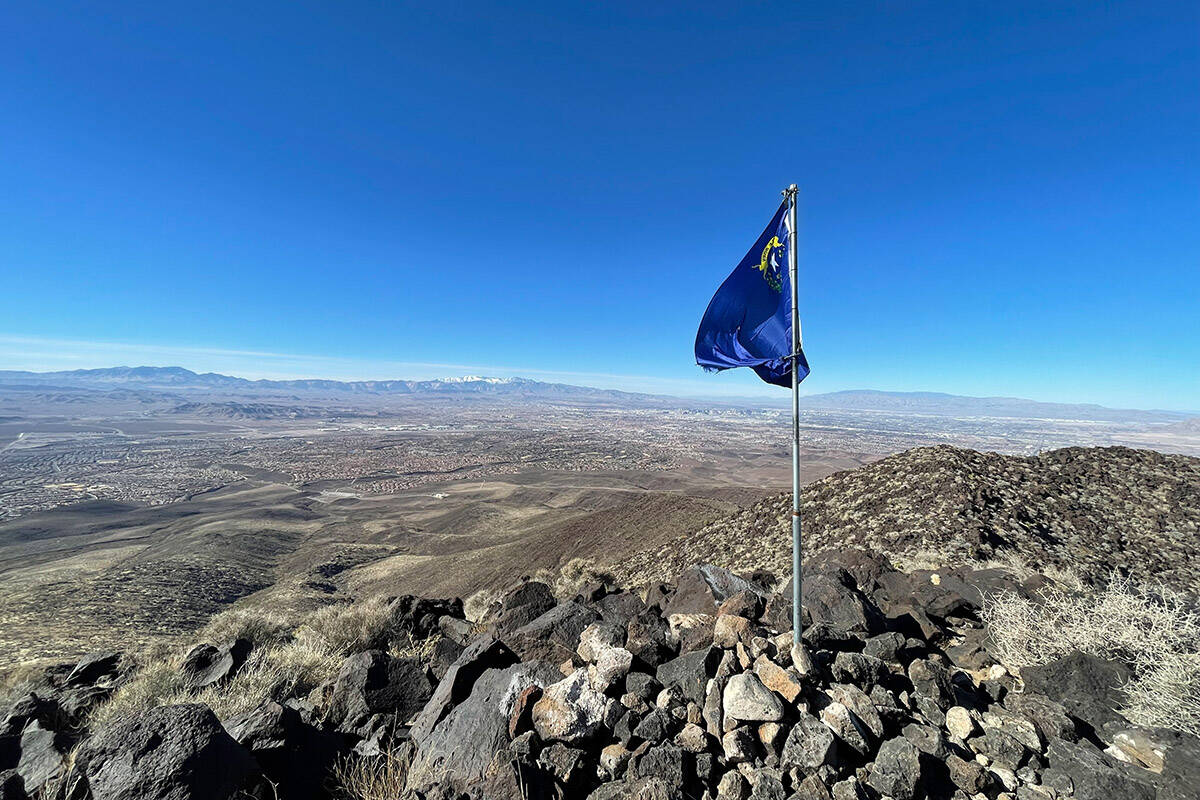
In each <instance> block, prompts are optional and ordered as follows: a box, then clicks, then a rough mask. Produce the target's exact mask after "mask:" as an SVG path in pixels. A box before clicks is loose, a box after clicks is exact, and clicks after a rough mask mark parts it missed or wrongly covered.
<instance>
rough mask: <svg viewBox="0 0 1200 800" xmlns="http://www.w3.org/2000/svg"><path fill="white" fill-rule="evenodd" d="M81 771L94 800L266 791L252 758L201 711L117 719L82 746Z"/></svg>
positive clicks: (166, 710)
mask: <svg viewBox="0 0 1200 800" xmlns="http://www.w3.org/2000/svg"><path fill="white" fill-rule="evenodd" d="M76 765H77V767H78V768H79V769H80V770H81V771H82V773H83V775H84V776H85V777H86V779H87V784H88V787H89V788H90V790H91V796H92V798H93V800H198V799H199V798H212V799H213V800H217V799H218V798H229V797H233V796H234V795H235V794H238V793H239V792H251V793H253V791H254V790H255V788H256V787H257V786H259V785H261V774H260V773H259V770H258V766H257V764H255V762H254V758H253V757H252V756H251V755H250V752H249V751H248V750H246V748H244V747H242V746H241V745H240V744H238V743H237V742H236V741H234V739H233V738H232V737H231V736H230V735H229V734H228V733H226V732H225V729H224V728H223V727H221V723H220V721H219V720H218V719H217V717H216V715H215V714H213V712H212V711H211V710H209V708H208V707H207V706H202V705H180V706H161V707H158V708H152V709H149V710H148V711H145V712H142V713H140V714H137V715H135V716H127V717H121V718H118V719H116V720H114V721H113V722H112V723H111V724H109V725H107V726H105V727H104V728H102V729H100V730H99V731H97V732H96V733H95V734H94V735H93V736H92V737H91V738H90V739H86V740H85V741H84V742H83V744H82V745H81V746H80V748H79V750H78V752H77V757H76Z"/></svg>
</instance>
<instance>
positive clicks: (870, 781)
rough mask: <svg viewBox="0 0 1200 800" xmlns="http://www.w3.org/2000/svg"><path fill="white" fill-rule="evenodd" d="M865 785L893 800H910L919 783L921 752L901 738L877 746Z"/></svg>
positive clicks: (914, 795) (915, 792)
mask: <svg viewBox="0 0 1200 800" xmlns="http://www.w3.org/2000/svg"><path fill="white" fill-rule="evenodd" d="M866 783H867V785H868V786H870V787H871V788H872V789H874V790H875V791H877V792H879V793H880V794H883V795H886V796H888V797H892V798H894V800H913V798H914V797H916V794H917V787H918V786H919V785H920V784H921V759H920V752H919V751H918V750H917V748H916V746H915V745H913V743H912V742H910V741H909V740H908V739H905V738H904V737H902V736H900V737H897V738H895V739H888V740H887V741H886V742H884V743H883V744H881V745H880V746H879V752H877V753H876V754H875V764H874V766H872V767H871V771H870V774H869V775H868V776H867V781H866Z"/></svg>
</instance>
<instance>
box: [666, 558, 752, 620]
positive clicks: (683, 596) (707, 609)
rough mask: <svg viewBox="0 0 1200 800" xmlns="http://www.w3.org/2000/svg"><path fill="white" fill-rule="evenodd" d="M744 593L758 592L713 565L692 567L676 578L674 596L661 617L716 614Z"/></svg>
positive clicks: (750, 585) (736, 577)
mask: <svg viewBox="0 0 1200 800" xmlns="http://www.w3.org/2000/svg"><path fill="white" fill-rule="evenodd" d="M745 591H749V592H756V591H757V590H756V587H754V586H753V585H752V584H751V583H750V582H749V581H747V580H746V579H744V578H739V577H738V576H737V575H734V574H733V573H732V572H730V571H729V570H727V569H722V568H720V567H714V566H713V565H712V564H704V565H702V566H699V567H693V568H692V569H689V570H687V571H686V572H684V573H683V574H682V575H680V576H679V577H678V579H676V581H675V594H674V596H673V597H672V598H671V600H670V602H669V603H667V606H666V608H664V609H663V615H664V616H669V615H671V614H716V613H717V608H718V607H719V606H720V605H721V603H724V602H725V601H726V600H728V599H729V598H730V597H732V596H733V595H735V594H738V593H739V592H745Z"/></svg>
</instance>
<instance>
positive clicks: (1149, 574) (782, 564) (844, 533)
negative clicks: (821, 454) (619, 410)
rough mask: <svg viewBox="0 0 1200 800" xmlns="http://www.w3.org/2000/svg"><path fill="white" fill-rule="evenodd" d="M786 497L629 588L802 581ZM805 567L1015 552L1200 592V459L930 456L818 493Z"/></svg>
mask: <svg viewBox="0 0 1200 800" xmlns="http://www.w3.org/2000/svg"><path fill="white" fill-rule="evenodd" d="M790 511H791V496H790V495H789V494H780V495H778V496H776V497H773V498H769V499H767V500H764V501H762V502H760V503H757V504H756V505H753V506H751V507H750V508H747V509H745V510H743V511H741V512H739V513H737V514H734V515H733V516H730V517H728V518H726V519H723V520H720V521H718V522H715V523H713V524H711V525H709V526H707V527H705V528H703V529H702V530H700V531H697V532H694V533H691V534H688V535H686V536H681V537H679V538H678V539H677V540H675V541H673V542H669V543H667V544H665V545H662V546H659V547H653V548H648V549H647V550H644V551H642V552H641V553H638V554H637V555H635V556H634V557H632V558H629V559H626V560H624V561H623V562H622V563H621V564H619V565H616V567H615V569H616V571H617V572H618V574H619V575H620V576H621V577H623V578H625V579H627V580H631V581H647V580H666V579H669V578H671V577H673V576H674V575H676V574H678V573H679V572H680V571H681V570H682V569H683V568H684V567H685V566H687V565H689V564H697V563H705V562H709V563H713V564H718V565H721V566H727V567H729V568H731V569H735V570H748V569H754V568H764V569H769V570H772V571H774V572H775V573H776V574H779V575H786V574H789V573H790V571H791V566H790V561H791V537H790V536H789V535H788V531H789V527H788V516H789V514H790ZM803 522H804V545H805V557H806V558H807V557H809V556H811V555H815V554H816V553H818V552H821V551H822V550H828V549H835V548H842V547H850V546H855V547H862V548H865V549H868V550H880V551H883V552H885V553H888V554H890V555H893V556H901V557H902V556H912V555H914V554H918V553H931V554H933V555H934V557H935V558H939V559H943V560H944V563H948V564H949V563H955V562H961V561H966V560H987V559H993V558H1004V557H1005V556H1009V555H1013V556H1016V557H1017V558H1019V559H1021V560H1023V561H1025V562H1027V563H1030V564H1034V565H1037V566H1039V567H1046V566H1049V565H1053V566H1058V567H1068V568H1071V569H1074V570H1076V571H1077V572H1079V573H1080V574H1081V575H1082V576H1083V577H1084V578H1086V579H1089V580H1093V579H1096V578H1100V577H1103V576H1104V575H1107V574H1108V573H1109V572H1110V571H1112V570H1114V569H1117V570H1120V571H1122V572H1125V573H1127V574H1129V575H1131V576H1132V577H1134V578H1135V579H1137V580H1148V581H1162V582H1164V583H1167V584H1169V585H1172V586H1175V587H1177V588H1180V589H1189V590H1191V591H1200V458H1191V457H1188V456H1179V455H1164V454H1162V453H1157V452H1154V451H1150V450H1132V449H1129V448H1125V447H1100V448H1085V447H1068V448H1064V449H1061V450H1053V451H1049V452H1045V453H1041V454H1039V455H1036V456H1030V457H1026V458H1022V457H1015V456H1005V455H1000V454H997V453H979V452H976V451H974V450H964V449H959V448H954V447H949V446H938V447H921V448H916V449H913V450H907V451H905V452H903V453H899V454H897V455H894V456H890V457H888V458H885V459H883V460H882V461H878V462H876V463H874V464H870V465H868V466H864V467H860V468H858V469H853V470H849V471H846V472H839V473H836V474H834V475H830V476H829V477H827V478H824V479H823V480H820V481H816V482H815V483H812V484H809V485H808V486H807V487H805V489H804V494H803Z"/></svg>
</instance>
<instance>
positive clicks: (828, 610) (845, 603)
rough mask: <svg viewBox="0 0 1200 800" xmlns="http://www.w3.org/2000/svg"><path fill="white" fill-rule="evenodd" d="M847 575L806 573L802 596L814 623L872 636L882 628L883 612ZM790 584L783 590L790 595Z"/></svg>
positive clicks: (843, 632) (845, 631)
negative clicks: (842, 578)
mask: <svg viewBox="0 0 1200 800" xmlns="http://www.w3.org/2000/svg"><path fill="white" fill-rule="evenodd" d="M853 582H854V581H853V579H852V578H850V577H849V576H848V575H847V576H845V579H844V580H839V579H838V578H837V577H835V576H832V575H824V574H817V575H805V576H804V580H803V582H802V584H801V587H800V591H801V600H802V603H803V605H804V611H805V616H806V617H808V618H809V619H810V620H811V625H822V624H823V625H825V626H827V627H828V628H829V629H830V630H832V631H834V632H837V633H840V634H853V635H856V636H871V635H874V634H876V633H881V632H882V631H883V614H882V613H881V612H880V611H879V609H878V608H877V607H876V606H875V604H874V603H872V602H871V601H870V600H869V599H867V598H866V597H864V596H863V595H862V593H861V592H859V591H858V590H857V589H855V588H853V586H851V585H847V583H850V584H853ZM791 593H792V587H791V584H790V583H789V585H788V586H787V588H786V589H784V590H783V592H782V594H783V595H785V596H787V597H791ZM788 627H791V626H790V624H789V626H788Z"/></svg>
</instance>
